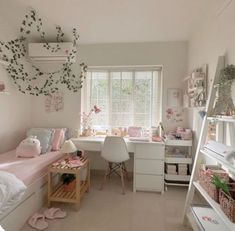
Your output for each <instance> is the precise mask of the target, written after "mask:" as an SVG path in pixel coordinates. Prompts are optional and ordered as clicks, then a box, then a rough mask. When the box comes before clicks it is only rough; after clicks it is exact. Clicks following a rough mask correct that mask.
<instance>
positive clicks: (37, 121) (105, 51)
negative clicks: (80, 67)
mask: <svg viewBox="0 0 235 231" xmlns="http://www.w3.org/2000/svg"><path fill="white" fill-rule="evenodd" d="M79 59H81V60H79V62H81V61H84V62H85V63H86V64H88V66H112V65H114V66H115V65H116V66H121V65H163V112H165V109H166V99H167V88H181V87H182V81H181V79H182V76H185V74H186V69H187V43H186V42H156V43H123V44H94V45H80V47H79ZM44 101H45V97H44V96H40V97H33V101H32V123H33V126H65V127H69V128H70V129H71V130H74V129H76V128H77V127H79V115H80V93H78V94H73V93H71V92H68V91H66V90H65V107H64V110H63V111H62V112H55V113H46V112H45V107H44ZM163 114H164V115H165V113H163ZM164 115H163V118H164V121H163V122H164V125H165V126H166V127H168V128H172V127H175V126H176V124H174V123H172V122H169V121H167V120H166V119H165V117H164ZM179 125H182V124H179Z"/></svg>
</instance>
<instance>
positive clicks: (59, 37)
mask: <svg viewBox="0 0 235 231" xmlns="http://www.w3.org/2000/svg"><path fill="white" fill-rule="evenodd" d="M55 29H56V31H57V34H56V36H55V40H56V43H57V45H56V46H53V45H51V44H50V43H49V42H48V41H47V40H46V34H45V32H44V31H43V28H42V19H41V18H39V17H38V16H37V14H36V12H35V11H34V10H31V11H30V12H29V13H28V14H26V15H25V18H24V20H23V21H22V24H21V26H20V35H19V37H18V38H16V39H13V40H10V41H7V42H3V41H0V59H1V60H3V61H4V62H6V63H8V64H9V65H8V66H6V67H5V69H6V70H7V72H8V74H9V76H10V77H11V78H12V79H13V82H14V83H15V85H16V86H17V87H18V90H19V91H20V92H22V93H24V94H26V93H29V94H30V95H36V96H38V95H49V94H51V93H55V92H57V91H58V90H59V86H60V85H65V86H66V87H67V89H68V90H70V91H72V92H78V90H79V89H80V88H81V87H82V83H83V79H84V78H85V77H86V70H87V66H86V65H85V64H84V63H81V64H80V68H81V73H80V74H77V73H76V74H75V73H74V72H75V71H74V69H76V66H75V65H76V63H73V61H72V60H74V58H75V57H76V55H77V45H78V39H79V35H78V33H77V30H76V28H73V30H72V37H73V39H72V43H73V47H72V49H71V51H70V53H69V54H68V57H67V60H66V61H65V62H64V63H63V64H61V68H60V69H59V70H57V71H54V72H45V71H43V70H42V69H41V68H39V67H37V66H35V65H34V64H32V63H29V62H28V61H27V59H26V58H27V57H26V53H27V50H26V47H27V44H28V37H29V35H30V34H31V33H32V32H33V30H34V31H36V32H37V33H38V34H39V37H40V40H41V42H43V43H45V45H44V46H43V49H47V50H48V51H50V52H51V53H56V52H59V50H60V49H61V47H60V45H59V43H62V42H64V33H63V31H62V29H61V27H60V26H56V28H55ZM77 65H78V64H77ZM39 80H40V81H39ZM39 82H40V84H39Z"/></svg>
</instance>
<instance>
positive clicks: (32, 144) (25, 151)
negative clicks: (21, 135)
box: [16, 136, 41, 158]
mask: <svg viewBox="0 0 235 231" xmlns="http://www.w3.org/2000/svg"><path fill="white" fill-rule="evenodd" d="M40 153H41V147H40V141H39V140H38V139H37V137H36V136H29V137H28V138H26V139H24V140H23V141H21V143H20V144H19V146H18V147H17V149H16V156H17V157H28V158H31V157H36V156H39V155H40Z"/></svg>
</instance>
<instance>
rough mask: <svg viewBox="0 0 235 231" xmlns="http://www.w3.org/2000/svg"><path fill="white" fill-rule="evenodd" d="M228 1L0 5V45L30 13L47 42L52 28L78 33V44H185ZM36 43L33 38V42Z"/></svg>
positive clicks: (32, 0)
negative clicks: (31, 11)
mask: <svg viewBox="0 0 235 231" xmlns="http://www.w3.org/2000/svg"><path fill="white" fill-rule="evenodd" d="M227 1H228V0H7V1H4V0H0V32H1V33H0V39H1V36H2V34H3V33H4V31H6V30H7V29H9V28H11V30H14V31H15V32H16V31H17V32H18V30H19V26H20V24H21V21H22V18H23V16H24V14H25V13H26V12H27V10H29V9H30V7H32V8H34V9H35V10H36V11H37V13H38V15H39V16H40V17H41V18H42V20H43V26H44V28H45V29H44V30H45V31H46V33H47V35H48V37H49V38H51V40H53V35H54V30H53V28H54V26H55V25H60V26H62V28H64V31H65V32H66V33H68V32H69V31H70V30H71V28H72V27H76V28H78V31H79V34H80V43H83V44H84V43H118V42H152V41H186V40H188V39H189V37H190V35H191V34H192V32H193V31H194V30H195V28H196V27H197V25H198V24H200V23H202V22H203V21H204V20H205V19H206V18H207V17H208V16H210V15H211V14H212V13H213V12H215V11H216V10H218V8H219V7H221V6H222V5H223V4H225V2H227ZM35 38H36V36H35Z"/></svg>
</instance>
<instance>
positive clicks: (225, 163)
mask: <svg viewBox="0 0 235 231" xmlns="http://www.w3.org/2000/svg"><path fill="white" fill-rule="evenodd" d="M200 152H201V153H203V154H204V155H205V156H208V157H210V158H212V159H214V160H216V161H217V162H218V163H219V164H221V165H223V166H224V167H225V168H226V169H227V170H229V171H231V172H232V173H235V166H233V165H232V164H231V163H230V162H228V161H227V160H225V159H224V157H222V156H220V155H218V154H216V153H215V152H213V151H210V150H207V149H201V150H200Z"/></svg>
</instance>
